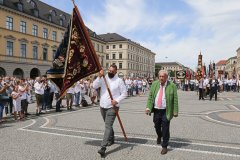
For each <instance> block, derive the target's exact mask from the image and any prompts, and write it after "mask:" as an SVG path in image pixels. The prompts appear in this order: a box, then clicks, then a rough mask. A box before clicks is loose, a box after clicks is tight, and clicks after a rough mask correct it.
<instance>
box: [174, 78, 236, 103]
mask: <svg viewBox="0 0 240 160" xmlns="http://www.w3.org/2000/svg"><path fill="white" fill-rule="evenodd" d="M177 86H179V88H181V89H182V90H183V91H196V92H197V93H198V94H199V100H201V99H202V100H204V98H206V97H207V96H208V95H209V97H210V100H212V98H213V96H214V97H215V100H217V93H218V92H239V90H240V78H236V77H235V76H233V77H232V78H223V79H220V78H216V77H215V76H212V77H209V76H206V75H205V76H204V77H203V78H201V79H200V80H197V79H193V80H187V79H185V80H184V81H182V83H179V84H178V85H177Z"/></svg>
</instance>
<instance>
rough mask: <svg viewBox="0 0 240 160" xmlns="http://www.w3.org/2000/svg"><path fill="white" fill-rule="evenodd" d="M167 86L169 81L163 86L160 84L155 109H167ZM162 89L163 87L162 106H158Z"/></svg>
mask: <svg viewBox="0 0 240 160" xmlns="http://www.w3.org/2000/svg"><path fill="white" fill-rule="evenodd" d="M166 86H167V81H166V82H165V84H164V85H163V86H162V85H161V84H160V88H159V91H158V93H157V96H156V98H155V103H154V104H155V105H154V108H155V109H166V96H165V89H166ZM161 87H163V95H162V106H158V97H159V94H160V90H161Z"/></svg>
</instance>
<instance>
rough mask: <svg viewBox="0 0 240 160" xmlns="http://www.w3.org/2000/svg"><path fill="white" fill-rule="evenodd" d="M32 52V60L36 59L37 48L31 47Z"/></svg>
mask: <svg viewBox="0 0 240 160" xmlns="http://www.w3.org/2000/svg"><path fill="white" fill-rule="evenodd" d="M32 51H33V59H38V47H37V46H33V48H32Z"/></svg>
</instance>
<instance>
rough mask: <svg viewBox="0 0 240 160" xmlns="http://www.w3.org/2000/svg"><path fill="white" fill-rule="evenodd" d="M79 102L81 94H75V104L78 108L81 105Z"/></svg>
mask: <svg viewBox="0 0 240 160" xmlns="http://www.w3.org/2000/svg"><path fill="white" fill-rule="evenodd" d="M79 100H80V92H78V93H75V104H76V106H78V105H79V104H80V103H79Z"/></svg>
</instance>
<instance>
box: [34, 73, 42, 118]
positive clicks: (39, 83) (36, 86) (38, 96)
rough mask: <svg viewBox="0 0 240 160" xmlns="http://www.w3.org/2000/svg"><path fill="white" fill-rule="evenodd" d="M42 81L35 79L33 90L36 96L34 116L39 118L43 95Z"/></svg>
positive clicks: (39, 78)
mask: <svg viewBox="0 0 240 160" xmlns="http://www.w3.org/2000/svg"><path fill="white" fill-rule="evenodd" d="M43 87H44V86H43V80H42V79H41V77H37V78H36V82H35V84H34V89H35V96H36V101H37V106H36V107H37V108H36V115H37V116H39V114H40V112H41V107H42V104H43V94H44V88H43Z"/></svg>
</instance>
